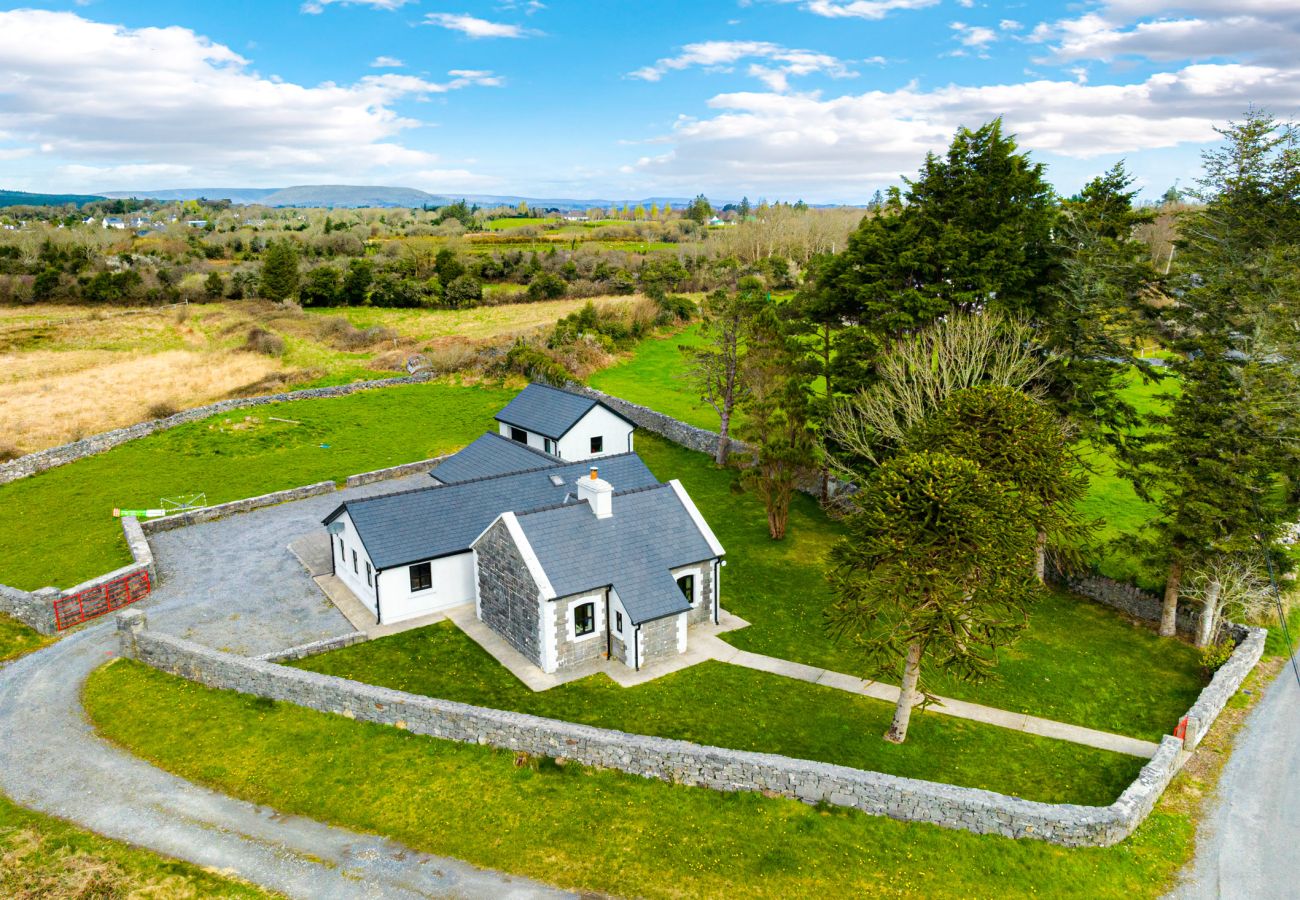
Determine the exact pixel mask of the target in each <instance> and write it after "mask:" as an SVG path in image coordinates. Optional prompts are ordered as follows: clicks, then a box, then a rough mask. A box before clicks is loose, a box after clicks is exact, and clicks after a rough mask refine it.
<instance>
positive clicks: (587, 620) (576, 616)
mask: <svg viewBox="0 0 1300 900" xmlns="http://www.w3.org/2000/svg"><path fill="white" fill-rule="evenodd" d="M595 630H596V604H594V603H584V604H582V605H581V606H578V607H576V608H575V609H574V610H573V636H574V637H582V636H583V635H584V634H591V633H592V632H593V631H595Z"/></svg>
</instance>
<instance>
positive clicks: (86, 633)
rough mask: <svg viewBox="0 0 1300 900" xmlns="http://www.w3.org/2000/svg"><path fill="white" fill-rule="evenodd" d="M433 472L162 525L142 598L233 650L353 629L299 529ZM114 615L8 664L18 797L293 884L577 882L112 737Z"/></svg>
mask: <svg viewBox="0 0 1300 900" xmlns="http://www.w3.org/2000/svg"><path fill="white" fill-rule="evenodd" d="M428 483H429V479H428V476H417V477H415V478H411V479H403V480H399V481H389V482H384V483H382V484H377V485H370V486H368V487H363V488H355V489H352V490H348V491H339V492H338V493H335V494H329V495H325V496H321V497H313V498H311V499H308V500H303V501H299V502H296V503H289V504H284V505H282V506H276V507H271V508H268V509H264V510H258V511H256V512H253V513H247V514H244V515H239V516H232V517H231V518H228V519H222V520H219V521H216V522H211V523H208V524H205V525H197V526H193V527H190V528H182V529H178V530H176V531H171V532H164V533H162V534H159V535H156V536H154V537H152V538H150V543H151V545H152V546H153V549H154V555H155V558H156V559H157V561H158V564H159V566H160V569H161V573H162V576H161V584H160V585H159V588H158V590H157V591H155V592H154V593H153V594H152V595H151V596H150V597H149V598H148V599H147V600H144V601H142V603H141V606H142V607H143V608H145V609H147V610H148V613H149V618H150V620H151V621H152V622H154V623H157V627H158V628H160V629H162V630H167V631H171V632H172V633H176V634H184V635H186V636H187V637H189V638H191V639H192V640H196V641H200V642H202V643H205V644H208V645H209V646H213V647H218V648H221V649H226V650H230V651H233V652H236V653H245V654H257V653H263V652H267V651H270V650H279V649H282V648H284V647H290V646H295V645H298V644H302V643H306V642H307V641H312V640H317V639H320V638H326V637H333V636H335V635H338V634H343V633H346V632H348V631H350V630H351V626H350V625H349V624H348V622H347V620H346V619H345V618H343V616H342V614H341V613H339V612H338V610H337V609H335V608H334V606H333V605H332V604H330V603H329V602H328V601H327V600H325V599H324V597H323V596H322V594H321V592H320V590H319V588H317V587H316V585H315V584H314V583H313V582H312V581H311V579H310V577H309V576H308V574H307V572H306V570H305V569H304V568H303V567H302V565H301V563H299V562H298V560H297V559H296V558H295V557H293V555H292V554H290V552H289V551H288V549H287V545H288V543H289V542H290V541H291V540H293V539H294V538H295V537H298V536H300V535H302V534H306V533H309V532H310V531H311V530H313V529H319V528H320V519H321V518H322V517H324V516H325V515H326V514H327V513H328V512H329V511H330V510H332V509H333V508H334V507H335V505H337V504H338V503H340V502H342V501H343V500H344V499H347V498H350V497H357V496H365V495H369V494H375V493H387V492H389V491H395V490H402V489H404V488H408V487H417V486H423V485H425V484H428ZM114 629H115V624H114V620H113V619H112V618H111V617H110V618H108V619H105V620H102V621H100V622H98V623H96V624H94V625H92V626H90V627H88V628H85V629H83V630H81V631H80V632H77V633H74V634H71V635H69V636H67V637H64V638H63V639H62V640H60V641H58V642H57V643H55V644H52V645H50V646H49V647H46V648H45V649H43V650H40V651H38V652H36V653H33V654H30V655H28V656H25V657H23V658H21V659H18V660H16V661H14V662H13V663H11V664H9V665H6V666H4V667H3V668H0V791H3V792H4V793H5V794H8V795H9V796H10V797H12V798H13V799H14V800H15V801H17V802H18V803H21V804H22V805H24V806H27V807H30V808H32V809H35V810H39V811H40V812H44V813H49V814H51V815H55V816H59V817H61V818H64V819H67V820H69V821H72V822H75V823H76V824H78V825H81V826H83V827H86V828H89V829H91V830H93V831H97V832H99V833H100V834H103V835H106V836H108V837H111V838H116V839H119V840H123V841H127V842H129V843H132V844H137V845H139V846H142V847H147V848H149V849H151V850H155V851H158V852H160V853H164V854H166V855H168V856H173V857H177V858H179V859H184V860H188V861H190V862H193V863H197V864H199V865H202V866H211V867H213V868H216V869H222V870H229V871H231V872H234V873H235V874H237V875H239V876H240V877H242V878H245V879H247V880H249V881H252V882H255V883H257V884H261V885H264V886H266V887H268V888H270V889H272V890H276V891H280V892H282V893H284V894H287V895H289V896H292V897H311V898H341V900H352V898H384V900H388V898H395V900H406V898H416V897H492V898H534V897H558V896H572V895H568V894H563V893H561V892H558V891H555V890H553V889H551V888H549V887H546V886H544V885H540V884H537V883H534V882H531V881H528V880H525V879H520V878H512V877H510V876H508V875H504V874H501V873H497V872H492V871H487V870H482V869H477V868H474V867H473V866H470V865H467V864H465V863H463V862H460V861H458V860H454V859H448V858H444V857H436V856H430V855H427V854H422V853H416V852H414V851H412V850H410V849H408V848H406V847H403V846H401V845H399V844H397V843H395V842H393V841H389V840H386V839H383V838H379V837H375V836H373V835H364V834H357V833H354V832H350V831H347V830H345V829H342V828H334V827H331V826H328V825H323V824H321V823H319V822H315V821H313V820H311V819H305V818H301V817H297V816H285V815H282V814H280V813H277V812H276V811H275V810H273V809H269V808H265V807H259V806H255V805H253V804H250V803H246V802H244V801H241V800H235V799H232V798H230V797H226V796H224V795H222V794H219V793H217V792H215V791H211V790H208V789H206V788H202V787H199V786H197V785H194V784H192V783H190V782H188V781H185V780H184V779H181V778H178V777H176V776H174V775H170V774H168V773H167V772H164V771H162V770H161V769H158V768H155V767H154V766H152V765H150V764H149V763H147V762H145V761H143V760H141V759H138V758H137V757H134V756H132V755H131V754H129V753H126V752H125V751H123V750H120V749H118V748H117V747H114V746H113V745H111V744H109V743H107V742H106V741H103V740H102V739H100V738H99V737H98V736H97V735H96V734H95V733H94V730H93V729H92V728H91V726H90V724H89V722H88V721H87V719H86V716H85V712H84V710H83V709H82V707H81V699H80V698H81V688H82V685H83V684H84V682H85V680H86V677H87V676H88V675H89V674H90V672H91V671H93V670H94V669H95V668H96V667H97V666H99V665H100V664H102V663H103V662H105V661H106V660H108V659H110V658H112V657H113V656H114V655H115V653H116V649H117V637H116V633H115V630H114Z"/></svg>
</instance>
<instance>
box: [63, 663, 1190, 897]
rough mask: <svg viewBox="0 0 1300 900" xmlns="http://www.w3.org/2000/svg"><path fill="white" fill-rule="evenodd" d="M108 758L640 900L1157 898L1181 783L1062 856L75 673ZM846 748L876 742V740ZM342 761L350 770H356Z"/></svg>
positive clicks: (130, 675) (1184, 824)
mask: <svg viewBox="0 0 1300 900" xmlns="http://www.w3.org/2000/svg"><path fill="white" fill-rule="evenodd" d="M85 702H86V706H87V710H88V713H89V715H90V718H91V720H92V722H93V723H94V725H95V727H96V728H97V729H98V730H99V731H100V733H101V734H103V735H104V736H105V737H107V738H108V739H109V740H111V741H114V742H115V743H117V744H120V745H121V746H123V747H125V748H126V749H128V750H129V751H130V752H132V753H134V754H137V755H139V756H142V757H144V758H145V759H147V760H149V761H150V762H152V763H154V764H155V765H159V766H161V767H162V768H164V769H167V770H168V771H171V772H174V773H176V774H178V775H180V776H182V777H185V778H188V779H190V780H193V781H196V782H199V783H201V784H205V785H208V786H210V787H212V788H214V789H215V790H219V791H221V792H223V793H226V794H230V795H233V796H236V797H241V798H243V799H246V800H249V801H250V802H253V803H259V804H266V805H269V806H272V807H274V808H276V809H278V810H280V811H282V812H285V813H290V814H299V815H306V816H310V817H312V818H315V819H319V820H323V821H327V822H333V823H336V824H339V825H342V826H346V827H352V828H357V829H361V830H365V831H374V832H379V833H382V834H385V835H388V836H390V837H393V838H395V839H397V840H399V841H401V842H403V843H405V844H407V845H409V846H411V847H413V848H416V849H419V850H425V851H428V852H432V853H441V854H448V855H452V856H456V857H459V858H461V859H465V860H467V861H469V862H472V863H475V864H477V865H482V866H490V867H493V868H498V869H503V870H506V871H510V872H514V873H517V874H519V875H525V876H531V877H535V878H541V879H545V880H548V881H551V882H552V883H557V884H558V885H559V886H561V887H566V888H574V889H581V890H589V891H613V892H616V893H618V894H624V895H634V896H644V897H655V898H657V897H680V896H708V897H724V896H731V895H733V894H734V891H735V888H736V886H737V885H744V886H745V892H746V893H747V894H749V895H751V896H754V897H773V898H785V897H794V896H799V897H812V896H818V897H862V896H896V897H903V896H924V897H933V898H967V897H975V896H987V894H988V886H989V879H991V878H996V879H997V883H998V894H999V895H1000V896H1007V897H1021V896H1024V897H1028V896H1039V895H1041V893H1042V890H1043V885H1045V884H1051V885H1052V891H1051V892H1052V895H1053V896H1059V897H1081V898H1082V897H1087V898H1098V897H1106V898H1111V897H1113V898H1120V897H1123V898H1134V897H1137V898H1147V897H1157V896H1160V895H1161V894H1162V893H1163V892H1164V889H1165V888H1166V886H1167V885H1168V884H1169V883H1170V881H1171V880H1172V879H1173V877H1174V875H1175V873H1176V872H1177V870H1178V868H1179V867H1180V866H1181V865H1182V863H1183V861H1184V860H1185V859H1186V858H1187V857H1188V855H1189V854H1190V852H1191V848H1192V837H1193V831H1194V824H1193V818H1192V814H1191V813H1190V812H1189V809H1188V807H1189V804H1193V806H1192V808H1194V804H1195V802H1196V801H1197V799H1198V798H1199V797H1200V795H1201V792H1202V791H1203V790H1204V787H1205V786H1204V784H1203V783H1200V782H1196V781H1193V780H1192V779H1191V777H1190V776H1189V775H1188V774H1186V773H1184V774H1183V775H1180V776H1179V779H1178V781H1176V782H1175V784H1174V786H1173V788H1171V790H1170V791H1169V792H1167V794H1166V797H1165V799H1163V800H1161V802H1160V803H1159V805H1158V806H1157V808H1156V810H1155V811H1154V812H1153V813H1152V815H1151V816H1150V818H1149V819H1148V820H1147V821H1146V822H1145V823H1144V824H1143V825H1142V826H1141V827H1140V828H1139V829H1138V831H1137V832H1136V833H1135V834H1134V835H1133V836H1132V837H1131V838H1129V839H1128V840H1127V841H1125V842H1124V843H1122V844H1120V845H1118V846H1116V847H1111V848H1106V849H1095V848H1088V849H1066V848H1063V847H1056V846H1052V845H1049V844H1045V843H1040V842H1038V841H1032V840H1021V841H1013V840H1008V839H1005V838H1000V837H993V836H978V835H972V834H967V833H964V832H958V831H949V830H946V829H942V828H939V827H937V826H931V825H925V824H906V823H901V822H897V821H894V820H892V819H888V818H883V817H872V816H867V815H863V814H861V813H858V812H855V811H852V810H843V809H835V808H821V807H812V806H806V805H804V804H802V803H798V802H795V801H791V800H784V799H771V798H766V797H763V796H761V795H759V794H750V793H737V794H722V793H716V792H713V791H708V790H704V789H697V788H689V787H682V786H677V785H669V784H664V783H662V782H658V781H655V780H652V779H644V778H637V777H634V776H630V775H624V774H622V773H618V772H614V771H598V770H593V769H587V768H584V767H582V766H578V765H574V764H568V765H563V766H561V765H557V764H556V762H555V761H554V760H551V759H549V758H540V759H532V760H523V761H522V763H521V760H519V759H518V758H517V757H516V754H513V753H509V752H505V751H494V750H492V749H490V748H483V747H478V746H471V745H465V744H456V743H451V742H447V741H439V740H435V739H432V738H426V737H421V736H416V735H412V734H409V733H406V732H403V731H399V730H397V729H393V728H388V727H384V726H381V725H371V724H367V723H359V722H356V721H352V720H349V719H346V718H343V717H341V716H332V715H327V714H324V713H318V712H313V711H310V710H306V709H302V708H298V707H294V706H292V705H289V704H283V703H276V702H269V701H265V700H259V699H255V698H252V697H248V696H244V695H240V694H236V693H232V692H227V691H217V690H213V689H210V688H206V687H202V686H200V685H196V684H194V683H191V682H188V681H185V680H183V679H180V678H176V677H174V676H170V675H165V674H162V673H160V672H157V671H155V670H152V669H149V668H146V667H144V666H141V665H139V664H136V663H132V662H117V663H114V664H112V665H109V666H107V667H104V668H101V669H99V670H98V671H96V672H95V673H94V674H92V676H91V679H90V681H89V683H88V684H87V687H86V691H85ZM862 740H863V741H864V742H868V741H879V737H878V736H876V735H874V734H865V735H863V736H862ZM358 760H364V763H363V764H358V762H357V761H358Z"/></svg>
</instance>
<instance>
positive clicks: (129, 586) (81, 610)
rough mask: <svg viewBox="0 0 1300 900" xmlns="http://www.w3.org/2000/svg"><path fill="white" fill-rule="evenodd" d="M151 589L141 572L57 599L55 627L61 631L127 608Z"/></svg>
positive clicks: (144, 574) (146, 577) (145, 574)
mask: <svg viewBox="0 0 1300 900" xmlns="http://www.w3.org/2000/svg"><path fill="white" fill-rule="evenodd" d="M151 587H152V585H150V583H149V573H148V571H146V570H144V569H141V570H140V571H138V572H131V573H129V574H127V575H123V576H122V577H120V578H114V579H113V580H112V581H106V582H104V583H103V584H101V585H96V586H95V587H93V588H87V589H86V590H84V591H78V592H77V593H75V594H69V595H68V596H66V597H60V598H59V599H58V600H55V601H54V627H55V628H57V629H58V630H59V631H63V630H64V629H65V628H71V627H72V626H73V625H80V624H81V623H82V622H88V621H90V620H91V619H95V618H98V617H99V616H103V615H107V614H108V613H111V612H112V611H113V610H115V609H121V608H122V607H123V606H129V605H130V604H132V603H134V602H135V601H137V600H139V599H141V598H142V597H144V596H146V595H147V594H148V593H149V590H150V588H151Z"/></svg>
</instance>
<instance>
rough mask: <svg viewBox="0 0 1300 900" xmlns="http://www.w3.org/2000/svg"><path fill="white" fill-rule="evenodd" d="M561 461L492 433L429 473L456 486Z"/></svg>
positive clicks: (552, 464)
mask: <svg viewBox="0 0 1300 900" xmlns="http://www.w3.org/2000/svg"><path fill="white" fill-rule="evenodd" d="M561 462H562V461H561V460H560V458H559V457H556V456H552V455H551V454H549V453H543V452H542V451H541V450H537V449H535V448H533V447H529V446H527V445H525V444H521V443H519V442H518V441H512V440H510V438H507V437H502V436H501V435H499V434H497V433H496V432H494V431H489V432H488V433H487V434H485V435H483V436H482V437H480V438H478V439H477V440H475V441H474V443H472V444H470V445H469V446H468V447H466V448H465V449H463V450H461V451H460V452H459V453H457V454H456V455H455V456H453V457H451V458H450V459H445V460H443V461H442V462H441V463H439V464H438V467H437V468H435V469H434V470H433V471H432V472H430V473H429V474H430V476H431V477H433V478H436V479H437V480H438V481H441V482H442V483H443V484H456V483H458V482H461V481H473V480H474V479H476V478H490V477H492V476H494V475H506V474H508V473H511V472H523V471H525V470H527V469H539V468H542V467H543V466H556V465H560V464H561Z"/></svg>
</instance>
